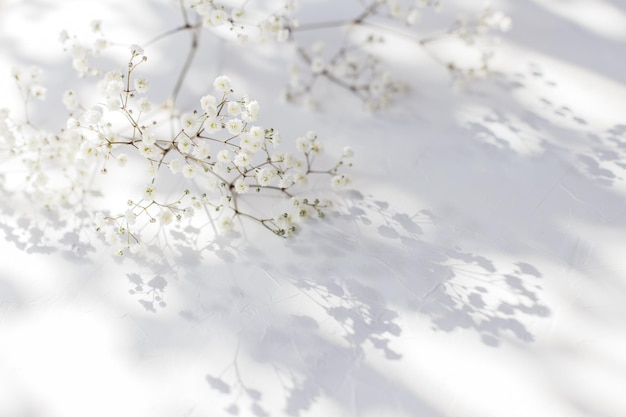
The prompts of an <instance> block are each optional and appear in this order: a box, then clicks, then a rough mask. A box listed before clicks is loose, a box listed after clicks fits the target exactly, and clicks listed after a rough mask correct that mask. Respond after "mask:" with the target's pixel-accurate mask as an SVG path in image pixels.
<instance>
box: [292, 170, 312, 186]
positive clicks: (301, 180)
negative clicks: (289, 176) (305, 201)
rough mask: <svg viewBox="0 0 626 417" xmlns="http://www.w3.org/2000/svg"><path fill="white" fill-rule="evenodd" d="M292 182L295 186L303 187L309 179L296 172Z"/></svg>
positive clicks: (302, 173)
mask: <svg viewBox="0 0 626 417" xmlns="http://www.w3.org/2000/svg"><path fill="white" fill-rule="evenodd" d="M293 182H294V183H295V184H297V185H300V186H305V185H307V183H308V182H309V179H308V178H307V176H306V174H305V173H304V172H298V173H296V174H295V175H294V176H293Z"/></svg>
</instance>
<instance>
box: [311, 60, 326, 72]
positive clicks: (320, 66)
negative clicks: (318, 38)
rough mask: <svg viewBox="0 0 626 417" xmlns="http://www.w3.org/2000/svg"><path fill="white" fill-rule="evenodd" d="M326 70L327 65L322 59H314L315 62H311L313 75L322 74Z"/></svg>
mask: <svg viewBox="0 0 626 417" xmlns="http://www.w3.org/2000/svg"><path fill="white" fill-rule="evenodd" d="M324 68H325V64H324V60H323V59H322V58H320V57H315V58H313V61H311V71H312V72H313V74H319V73H320V72H322V71H324Z"/></svg>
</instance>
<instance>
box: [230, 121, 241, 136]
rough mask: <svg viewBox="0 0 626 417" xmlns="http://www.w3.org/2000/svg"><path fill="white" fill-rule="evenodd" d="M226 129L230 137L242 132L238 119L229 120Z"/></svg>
mask: <svg viewBox="0 0 626 417" xmlns="http://www.w3.org/2000/svg"><path fill="white" fill-rule="evenodd" d="M226 129H227V130H228V133H230V134H231V135H233V136H235V135H238V134H240V133H241V131H242V130H243V122H242V121H241V120H240V119H230V120H229V121H228V122H226Z"/></svg>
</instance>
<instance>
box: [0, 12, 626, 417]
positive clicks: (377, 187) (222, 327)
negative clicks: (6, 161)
mask: <svg viewBox="0 0 626 417" xmlns="http://www.w3.org/2000/svg"><path fill="white" fill-rule="evenodd" d="M557 3H558V4H557ZM566 3H567V4H569V3H572V6H576V7H572V8H568V7H566V5H565V4H566ZM499 5H500V6H502V7H503V8H504V9H505V10H506V11H507V12H509V13H510V14H511V16H512V18H513V21H514V29H513V30H512V31H511V32H510V33H509V34H507V35H506V36H505V37H504V38H503V40H502V44H501V46H500V47H499V54H498V56H497V58H496V62H495V68H496V70H497V72H498V77H496V79H495V80H491V81H484V82H478V83H476V84H475V85H473V86H472V87H471V89H470V91H469V92H466V93H454V92H453V91H452V89H451V87H450V86H449V80H448V79H447V78H446V74H445V73H444V71H443V70H442V69H440V68H439V67H438V66H437V65H436V64H434V63H433V62H431V61H429V60H428V58H427V57H426V56H421V55H420V52H419V50H417V51H416V54H415V56H413V57H411V58H410V59H409V58H408V57H406V56H405V55H402V51H406V49H403V48H398V50H397V51H396V50H395V49H393V48H390V49H389V50H388V51H387V52H386V53H387V54H388V55H389V59H390V61H391V62H393V63H394V70H396V72H397V73H399V74H404V75H406V76H407V78H408V79H410V80H411V84H412V87H413V88H414V91H413V93H412V95H410V96H409V97H407V98H404V99H402V100H401V102H400V104H399V105H397V106H395V107H393V108H392V109H390V110H388V111H386V112H382V113H380V114H376V115H374V116H372V115H368V114H365V113H363V112H362V111H361V110H360V108H359V105H358V103H356V102H354V101H350V99H337V100H333V102H332V103H331V104H329V106H328V107H327V108H325V109H324V110H323V111H321V112H317V113H312V112H307V111H305V110H301V109H297V108H293V107H289V106H287V105H285V104H282V103H279V102H278V101H277V99H276V91H277V90H279V89H280V88H281V85H282V84H281V83H282V80H281V76H280V74H281V73H280V72H281V71H284V69H283V63H282V62H280V59H276V60H272V59H270V60H267V59H266V58H268V57H271V56H272V55H271V54H272V53H273V52H272V49H271V48H266V49H261V50H259V51H257V52H256V53H258V55H255V52H250V51H248V53H247V54H240V53H237V54H228V47H227V46H224V44H223V43H222V42H221V41H219V40H216V39H212V38H210V37H207V38H206V39H204V41H203V44H202V45H203V48H206V49H204V51H205V53H207V54H209V55H208V56H209V57H210V56H212V55H210V54H211V53H215V54H221V55H219V56H220V57H221V58H220V60H219V62H215V60H212V59H207V58H206V57H207V55H204V56H203V58H200V62H202V61H203V60H205V59H206V65H205V66H204V67H202V68H203V70H202V71H196V72H192V73H191V75H190V79H191V80H192V82H194V80H200V81H206V80H209V79H211V78H212V77H214V76H215V75H217V74H218V73H221V72H224V73H229V74H231V75H232V77H233V79H234V80H235V81H236V82H238V83H240V84H242V85H244V86H245V89H247V90H248V91H250V92H253V94H254V95H255V96H256V97H257V98H258V99H259V101H260V102H261V103H262V105H263V115H262V118H263V119H264V120H266V121H267V124H268V125H272V126H276V127H277V128H279V129H280V130H281V131H282V132H284V134H283V136H284V137H290V136H295V135H299V134H301V133H302V132H303V131H306V130H308V129H310V128H314V129H315V130H317V132H318V134H319V135H320V137H321V138H323V139H325V141H326V147H327V149H328V152H338V151H339V150H340V149H341V147H342V146H343V145H350V146H352V147H353V148H354V149H355V150H356V152H357V158H356V161H355V163H356V167H355V169H354V172H353V178H354V186H355V188H356V189H358V190H359V192H360V195H357V194H349V195H347V196H346V202H347V204H349V205H350V207H351V210H350V213H351V214H350V215H349V216H343V217H335V218H330V219H328V220H327V221H324V222H321V223H315V224H313V225H312V226H311V227H310V228H309V229H308V230H306V231H304V232H303V233H302V235H301V236H298V237H296V238H295V239H293V240H289V241H283V240H280V239H275V238H273V237H272V236H268V235H266V234H265V232H264V231H259V230H257V229H255V228H254V227H251V228H250V229H249V230H247V235H248V237H249V241H247V242H237V243H236V244H235V245H233V244H232V243H229V242H228V241H222V240H219V239H218V240H216V241H215V242H213V243H212V248H213V249H214V250H212V251H204V252H203V253H201V254H198V253H196V252H194V251H192V250H188V249H186V250H184V249H182V246H179V247H180V248H181V249H180V252H179V254H178V255H177V256H171V257H170V258H169V259H166V260H164V261H163V262H162V263H161V264H157V265H141V264H135V263H132V262H119V261H117V260H115V259H113V258H111V257H110V256H109V255H108V253H107V252H106V250H103V249H102V248H100V246H99V245H98V244H97V243H94V247H95V248H96V251H95V252H91V253H89V254H88V256H86V257H78V256H76V250H77V249H79V248H76V247H72V246H71V239H70V243H68V241H65V243H63V242H62V241H61V242H59V244H58V245H49V246H46V245H43V246H42V245H39V244H38V241H37V239H36V238H34V237H33V236H34V233H33V227H34V226H33V225H34V223H30V224H24V223H20V222H19V221H18V219H19V216H18V215H17V214H15V213H16V212H13V211H10V210H3V211H2V212H0V216H1V217H0V225H1V226H2V230H3V237H5V238H4V239H2V241H1V242H0V415H2V416H19V417H27V416H46V417H48V416H50V417H73V416H84V415H89V416H95V417H98V416H112V415H119V416H123V415H124V416H125V415H128V416H144V415H145V416H148V415H150V416H155V417H160V416H163V417H165V416H168V417H171V416H206V415H225V414H227V412H230V413H236V412H237V413H238V414H239V415H242V416H248V415H251V416H252V415H255V416H263V415H272V416H280V415H290V416H291V415H303V416H359V417H369V416H390V417H391V416H393V417H397V416H421V417H431V416H432V417H435V416H446V417H501V416H509V417H515V416H520V417H522V416H524V417H525V416H531V415H532V416H550V417H583V416H594V417H605V416H606V417H617V416H623V415H626V397H624V395H623V394H624V392H626V355H625V354H624V352H626V320H625V319H624V318H625V317H626V303H625V302H624V299H625V296H626V261H624V255H623V254H624V253H625V251H626V212H625V209H624V207H625V206H624V201H625V199H624V198H625V197H626V186H625V181H624V178H623V177H624V170H625V167H626V165H625V163H626V160H625V159H624V156H625V154H626V127H625V126H624V114H625V111H626V102H625V97H626V73H625V72H624V68H623V62H624V61H623V50H624V47H625V46H626V43H625V40H624V33H623V28H621V29H620V26H619V25H620V22H621V21H622V20H624V15H625V10H624V5H623V4H620V3H619V2H618V1H613V2H611V1H599V0H598V1H589V2H583V1H575V2H574V1H572V2H555V4H554V5H552V6H550V7H547V6H546V7H544V6H542V2H539V1H536V2H518V1H501V2H499ZM451 7H452V6H451ZM593 10H599V11H601V12H602V13H604V14H605V15H607V16H608V15H611V16H612V17H611V19H609V21H608V23H607V24H606V25H603V24H600V23H599V22H598V18H597V16H596V17H594V12H593ZM617 12H619V13H617ZM174 13H175V12H172V10H171V9H168V7H167V6H166V5H163V4H161V3H156V2H152V3H151V2H148V1H143V0H142V1H139V0H137V1H113V0H109V1H98V2H95V1H64V2H54V1H51V0H47V1H45V0H39V1H11V0H4V1H2V2H0V91H1V92H2V93H1V95H0V105H1V106H8V105H11V106H13V105H15V103H19V100H18V97H17V95H16V94H15V93H14V92H13V91H14V90H13V89H12V85H11V82H10V80H9V79H8V78H9V76H8V74H9V72H8V71H9V68H10V67H11V65H14V64H19V65H29V64H32V63H34V64H37V65H41V66H42V67H44V68H45V69H46V71H47V74H48V75H46V78H44V82H46V81H49V82H50V84H51V85H49V87H50V93H49V98H48V102H52V101H53V100H55V99H58V97H59V95H60V94H61V92H62V89H61V87H60V86H56V85H55V84H54V81H53V80H55V79H56V80H59V79H60V80H63V77H64V75H63V74H64V71H66V70H65V68H67V67H68V63H67V59H66V57H64V56H63V55H62V54H61V51H60V47H58V45H57V42H56V34H57V33H58V31H59V30H60V29H61V28H63V27H69V28H73V29H77V30H78V29H80V28H82V27H84V25H86V24H87V23H88V22H89V21H90V20H91V19H93V18H99V19H102V20H103V21H104V22H105V28H106V31H107V32H108V33H110V34H114V35H115V36H118V34H119V36H120V37H122V38H124V39H130V41H131V42H134V41H135V39H137V41H142V40H145V39H148V38H150V37H151V35H152V34H154V33H155V32H158V27H159V25H160V24H162V23H160V22H163V21H167V19H168V18H167V16H168V14H170V15H174ZM318 13H321V12H318ZM170 19H172V18H170ZM166 27H167V25H166ZM398 42H400V41H399V40H398ZM170 46H171V44H170ZM220 48H221V49H220ZM216 51H217V52H216ZM220 51H221V52H220ZM263 54H265V55H263ZM394 57H395V58H394ZM175 59H176V51H173V52H172V53H171V54H170V55H168V54H165V55H159V54H158V53H157V54H156V56H155V57H154V61H155V63H156V64H155V67H154V69H153V71H154V73H155V74H156V75H155V76H157V77H158V76H165V75H167V74H168V71H169V72H170V73H171V72H172V71H175V68H177V67H176V65H175ZM172 60H173V61H174V63H172ZM122 62H123V61H122ZM168 65H170V66H168ZM415 74H419V76H415ZM59 77H60V78H59ZM66 79H69V75H67V78H66ZM190 90H193V87H187V90H186V92H187V93H190V92H193V91H190ZM332 94H337V92H334V93H332ZM55 95H56V96H55ZM285 116H287V117H285ZM40 117H42V120H43V121H46V112H43V113H42V115H41V116H40ZM47 121H49V120H47ZM0 204H3V205H4V206H6V207H9V206H10V203H9V202H4V203H0ZM18 213H19V211H18ZM42 233H43V234H44V235H45V234H47V233H51V234H52V235H54V231H47V230H43V231H42ZM244 240H245V239H244ZM173 245H174V246H176V245H177V243H176V242H173ZM155 277H161V278H160V279H161V280H164V281H165V282H166V284H167V285H166V287H165V290H164V297H165V300H166V301H167V306H166V307H165V308H160V307H158V306H156V305H155V306H154V307H155V310H156V311H150V308H148V307H151V303H150V301H151V298H150V297H149V296H146V297H143V296H140V295H137V294H129V290H131V289H132V288H133V287H134V285H133V284H131V283H130V279H131V278H132V279H141V280H143V281H144V283H147V282H148V281H150V280H152V279H155ZM153 286H155V287H161V286H162V285H161V284H160V283H159V282H158V281H153ZM139 301H142V302H143V304H142V303H140V302H139Z"/></svg>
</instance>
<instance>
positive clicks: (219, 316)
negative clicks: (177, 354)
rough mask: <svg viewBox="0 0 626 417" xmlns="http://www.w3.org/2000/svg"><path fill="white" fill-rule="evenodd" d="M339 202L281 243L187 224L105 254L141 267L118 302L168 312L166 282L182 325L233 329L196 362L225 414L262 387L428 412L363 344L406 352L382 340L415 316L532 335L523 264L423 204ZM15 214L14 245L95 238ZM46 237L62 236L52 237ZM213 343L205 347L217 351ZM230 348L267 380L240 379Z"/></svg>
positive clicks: (257, 402) (259, 409)
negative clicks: (453, 236) (128, 300)
mask: <svg viewBox="0 0 626 417" xmlns="http://www.w3.org/2000/svg"><path fill="white" fill-rule="evenodd" d="M343 204H344V207H343V213H342V214H336V215H332V216H329V218H328V219H326V220H324V221H317V220H311V223H312V224H309V225H307V226H308V227H304V228H303V230H302V232H301V234H300V235H298V236H297V237H295V238H294V239H293V240H281V239H278V238H275V237H273V236H269V237H267V238H269V239H276V240H272V241H271V242H268V243H267V244H256V243H251V241H249V240H248V238H247V237H245V236H241V235H239V236H233V237H230V238H226V237H220V238H217V239H214V240H213V241H211V242H210V243H209V244H208V245H202V246H197V245H196V244H195V243H194V242H198V240H197V234H198V232H199V230H197V229H195V228H193V227H186V226H183V225H182V224H181V226H180V227H179V228H177V230H174V231H173V232H172V233H169V235H168V238H167V239H166V241H163V242H162V245H161V246H160V247H158V246H157V245H155V246H153V247H152V248H151V249H150V250H148V251H146V252H145V253H147V255H146V254H144V255H142V256H135V257H128V258H127V259H122V258H116V259H118V260H119V261H120V262H127V263H128V265H129V268H127V270H129V271H132V270H133V268H135V271H141V272H129V273H128V274H127V276H126V278H127V279H128V283H129V292H130V293H131V295H130V296H133V297H137V300H138V302H139V303H141V305H142V306H143V307H144V308H145V309H146V310H148V311H152V312H155V313H158V311H159V310H161V309H163V308H170V307H168V305H167V292H168V290H169V288H168V287H169V286H171V285H173V286H174V287H175V288H174V289H172V290H173V291H175V292H177V293H178V295H179V296H182V297H183V298H182V299H183V300H184V304H185V305H184V306H183V307H182V308H181V311H180V315H179V316H180V319H181V325H184V323H185V322H186V323H187V324H188V325H191V326H194V327H197V328H198V329H204V330H206V331H211V329H213V328H220V329H227V330H226V331H227V332H229V333H231V334H232V335H237V336H236V337H237V340H238V346H237V347H236V348H233V352H234V353H233V356H234V357H233V360H232V363H230V364H226V365H225V366H223V368H221V369H211V370H207V371H208V374H207V378H206V381H207V383H208V385H209V386H210V387H211V388H212V389H213V390H216V391H217V392H218V393H220V395H223V397H224V398H223V399H224V401H225V402H226V403H229V404H225V407H226V408H227V411H229V412H230V413H232V414H238V412H240V411H241V410H242V409H244V408H248V407H250V409H251V410H252V412H253V413H254V414H255V415H257V416H264V415H270V414H269V412H268V411H266V409H265V408H264V398H265V396H264V389H266V388H267V386H274V385H278V386H279V387H280V389H282V390H284V398H285V402H284V411H285V412H286V413H287V414H288V415H299V414H300V413H301V412H303V411H305V410H307V409H309V408H311V407H312V405H313V404H314V403H316V402H318V401H320V400H322V399H323V400H331V401H334V402H336V403H337V404H340V405H341V406H342V407H346V408H349V407H351V405H350V404H352V401H353V400H352V399H351V398H353V397H355V396H356V398H357V399H358V401H357V402H358V404H359V406H358V407H359V408H360V407H363V409H366V408H367V409H372V408H376V407H382V406H384V407H388V406H389V404H390V402H389V400H390V398H393V402H392V403H393V404H396V405H397V407H398V410H399V413H398V415H402V414H406V415H411V414H412V413H414V412H415V410H422V415H425V416H437V415H440V414H439V413H438V412H437V411H436V410H435V409H434V408H432V407H431V406H430V405H428V403H427V401H425V400H424V399H421V398H417V397H416V394H415V393H413V392H411V391H410V390H408V389H407V388H406V387H402V386H399V385H398V383H397V382H393V381H392V380H390V379H389V378H388V376H385V375H384V374H381V373H380V372H379V371H378V370H376V369H374V368H372V367H371V364H370V363H369V360H366V359H368V358H366V356H367V355H371V354H372V353H367V352H368V351H371V349H372V348H373V349H374V350H375V351H378V352H380V355H381V356H380V357H381V358H385V359H386V360H391V361H396V360H402V358H403V357H404V356H405V355H410V354H412V352H404V351H402V350H399V349H398V348H397V347H394V340H395V339H397V338H399V337H400V336H401V335H402V332H403V331H404V330H405V329H404V323H408V322H409V321H410V320H415V319H416V318H418V317H424V318H426V319H427V320H428V321H429V322H430V323H431V326H432V328H433V329H434V330H436V331H442V332H451V331H455V330H458V329H466V331H472V332H475V333H476V334H477V335H478V336H479V337H480V339H481V340H482V341H483V343H485V344H486V345H489V346H493V347H496V346H498V344H499V343H500V342H501V341H502V340H503V339H505V338H514V339H517V340H519V341H521V342H532V341H533V335H532V333H531V331H530V330H529V329H527V328H526V327H525V325H524V322H525V321H527V320H526V319H525V318H526V317H529V316H536V317H547V316H549V314H550V311H549V309H548V307H547V306H546V305H544V304H543V303H542V302H541V301H540V292H541V281H542V276H541V273H540V271H538V270H537V269H536V268H535V267H534V266H532V265H530V264H528V263H525V262H523V261H522V260H520V261H519V262H517V263H516V264H514V265H499V264H497V263H496V262H494V261H493V260H491V259H489V258H487V257H485V256H482V255H480V254H473V253H469V252H466V251H463V250H462V249H461V248H457V247H454V246H452V245H449V244H448V243H447V239H445V238H442V236H444V235H445V234H446V232H445V231H444V230H443V229H445V227H446V225H445V224H443V223H440V221H439V219H438V218H437V217H436V216H435V215H434V214H433V213H430V212H427V211H422V212H420V213H404V212H401V211H397V210H395V209H394V208H393V207H391V206H390V204H388V203H386V202H384V201H380V200H377V199H375V198H373V197H371V196H364V195H362V194H360V193H358V192H350V193H349V195H347V196H346V198H345V201H344V203H343ZM17 213H18V212H17V211H13V212H10V211H7V210H6V208H5V211H4V213H3V217H4V219H5V220H6V219H7V218H9V219H11V218H12V217H13V218H12V220H11V221H10V222H7V221H3V222H2V224H3V229H4V233H5V237H6V238H7V239H9V240H11V241H13V243H14V244H15V245H16V246H17V247H19V248H21V249H23V250H27V251H29V250H30V251H35V252H36V251H38V252H45V253H52V252H54V251H57V250H59V251H62V253H63V254H64V255H65V256H71V257H72V259H82V260H84V261H89V260H90V258H91V257H92V255H93V251H94V249H93V246H92V245H90V244H81V243H80V242H79V241H78V236H79V235H81V233H83V234H84V231H80V227H81V226H80V225H73V226H72V225H70V224H69V223H68V222H63V221H60V220H59V219H55V218H48V219H46V222H45V224H44V223H43V220H42V221H41V222H40V223H35V222H34V221H33V220H30V219H28V218H27V217H21V216H17ZM15 217H17V218H15ZM33 226H35V227H33ZM29 227H30V229H29ZM29 230H30V231H29ZM251 232H253V231H251ZM260 232H262V233H266V232H265V231H263V230H262V231H260ZM55 236H64V238H62V239H59V240H57V241H56V243H53V241H54V237H55ZM263 236H264V237H265V236H267V235H266V234H264V235H263ZM254 241H255V242H256V240H254ZM258 241H259V242H262V239H261V240H258ZM43 242H45V244H44V243H43ZM77 253H80V254H82V256H81V257H77V256H78V255H77ZM203 255H204V256H203ZM203 257H204V259H203ZM216 260H217V262H215V261H216ZM146 270H148V271H152V272H150V273H145V271H146ZM172 283H173V284H172ZM176 308H178V307H176ZM217 343H218V345H216V346H213V348H215V349H220V348H222V349H223V346H219V342H217ZM207 348H208V347H207ZM240 356H242V357H244V358H245V360H252V361H254V362H255V363H257V365H260V366H262V367H264V368H266V370H267V372H268V373H270V374H274V375H276V378H277V379H276V380H272V381H268V382H267V383H266V384H261V385H259V384H257V383H256V382H255V378H251V379H252V382H247V381H246V380H247V379H248V378H247V376H246V371H247V369H248V367H244V366H239V365H238V363H239V360H240ZM268 392H269V391H268ZM402 410H404V411H402ZM353 412H354V413H356V414H358V410H353Z"/></svg>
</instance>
